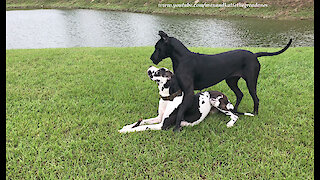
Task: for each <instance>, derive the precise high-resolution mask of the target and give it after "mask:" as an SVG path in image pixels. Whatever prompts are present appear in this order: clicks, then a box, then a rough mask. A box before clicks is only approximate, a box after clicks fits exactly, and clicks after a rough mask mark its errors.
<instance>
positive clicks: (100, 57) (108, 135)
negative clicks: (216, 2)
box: [6, 47, 314, 179]
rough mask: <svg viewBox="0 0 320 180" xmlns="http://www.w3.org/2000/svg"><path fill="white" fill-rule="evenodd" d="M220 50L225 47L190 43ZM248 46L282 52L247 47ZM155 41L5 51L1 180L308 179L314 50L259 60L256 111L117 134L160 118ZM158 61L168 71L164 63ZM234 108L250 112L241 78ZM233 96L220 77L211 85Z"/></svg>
mask: <svg viewBox="0 0 320 180" xmlns="http://www.w3.org/2000/svg"><path fill="white" fill-rule="evenodd" d="M190 49H191V50H192V51H194V52H199V53H208V54H209V53H211V54H212V53H219V52H224V51H227V50H232V49H231V48H228V49H224V48H190ZM244 49H247V50H251V51H253V52H260V51H268V52H272V51H277V50H280V49H281V48H244ZM153 50H154V48H153V47H128V48H67V49H34V50H7V51H6V55H7V57H6V179H20V178H23V179H29V178H42V179H54V178H61V179H69V178H74V179H151V178H152V179H168V178H172V179H184V178H185V179H240V178H241V179H248V178H249V179H255V178H258V179H283V178H290V179H313V178H314V48H313V47H299V48H289V49H288V50H287V51H286V52H284V53H283V54H281V55H278V56H273V57H262V58H259V61H260V63H261V71H260V75H259V79H258V86H257V94H258V97H259V99H260V109H259V115H258V116H255V117H248V116H240V118H239V120H238V121H237V123H236V124H235V126H234V127H232V128H227V126H226V123H227V122H228V121H229V117H227V116H225V115H224V114H221V113H217V114H213V115H209V116H208V117H207V118H206V119H205V121H204V122H202V123H200V124H199V125H197V126H195V127H185V128H183V130H182V131H181V132H180V133H174V132H173V131H172V129H170V130H168V131H144V132H137V133H129V134H120V133H118V130H119V129H121V128H122V126H124V125H126V124H129V123H133V122H135V121H137V120H138V119H140V118H151V117H155V116H157V109H158V100H159V95H158V89H157V86H156V84H155V83H154V82H152V81H151V80H150V79H149V78H148V76H147V73H146V70H147V69H148V67H149V66H150V65H153V64H152V62H151V60H150V59H149V58H150V55H151V53H152V52H153ZM157 67H167V68H169V69H171V70H172V65H171V60H170V59H166V60H164V61H163V62H161V63H160V64H159V65H158V66H157ZM239 86H240V88H241V89H242V91H243V93H244V98H243V100H242V102H241V104H240V106H239V111H242V112H251V111H252V110H253V101H252V99H251V96H250V94H249V93H248V89H247V87H246V84H245V81H244V80H240V81H239ZM209 89H210V90H218V91H221V92H223V93H225V94H226V95H227V96H228V97H229V99H230V101H231V102H232V103H233V104H234V103H235V100H236V97H235V95H234V94H233V92H232V91H231V90H230V89H229V88H228V86H227V85H226V83H225V81H223V82H221V83H219V84H217V85H215V86H213V87H210V88H209Z"/></svg>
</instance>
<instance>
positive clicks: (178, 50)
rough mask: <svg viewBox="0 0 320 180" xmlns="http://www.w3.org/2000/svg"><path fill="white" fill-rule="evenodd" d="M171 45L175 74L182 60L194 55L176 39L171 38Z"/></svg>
mask: <svg viewBox="0 0 320 180" xmlns="http://www.w3.org/2000/svg"><path fill="white" fill-rule="evenodd" d="M170 45H171V47H172V51H171V53H170V56H169V57H170V58H171V60H172V65H173V71H174V72H175V71H176V69H177V68H178V66H179V64H180V63H181V60H183V59H184V58H183V57H184V56H188V55H191V54H193V53H192V52H191V51H189V49H188V48H187V47H186V46H184V45H183V44H182V43H181V42H180V41H179V40H178V39H176V38H173V37H172V38H170Z"/></svg>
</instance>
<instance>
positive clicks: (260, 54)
mask: <svg viewBox="0 0 320 180" xmlns="http://www.w3.org/2000/svg"><path fill="white" fill-rule="evenodd" d="M291 42H292V39H290V41H289V43H288V44H287V45H286V47H284V48H283V49H281V50H280V51H278V52H273V53H268V52H258V53H255V55H256V56H257V57H261V56H275V55H278V54H281V53H283V52H284V51H285V50H287V49H288V48H289V46H290V45H291Z"/></svg>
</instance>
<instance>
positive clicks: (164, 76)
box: [119, 66, 253, 133]
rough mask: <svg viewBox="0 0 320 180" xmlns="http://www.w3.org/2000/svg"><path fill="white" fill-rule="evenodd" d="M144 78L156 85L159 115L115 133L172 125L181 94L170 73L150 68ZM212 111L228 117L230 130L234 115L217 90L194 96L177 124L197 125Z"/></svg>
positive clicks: (226, 101)
mask: <svg viewBox="0 0 320 180" xmlns="http://www.w3.org/2000/svg"><path fill="white" fill-rule="evenodd" d="M148 76H149V77H150V79H151V80H152V81H155V82H156V83H157V84H158V88H159V94H160V97H161V98H160V101H159V109H158V113H159V115H158V116H157V117H155V118H151V119H146V120H139V121H138V122H136V123H133V124H130V125H127V126H124V127H123V128H122V129H121V130H119V132H120V133H126V132H134V131H145V130H148V129H151V130H167V129H169V128H170V127H171V126H173V125H175V120H176V116H177V112H178V108H179V105H180V104H181V103H182V99H183V92H182V91H181V89H180V87H179V85H178V83H177V80H176V78H175V76H174V74H173V73H172V72H171V71H170V70H168V69H166V68H160V69H158V68H156V67H153V66H151V67H150V68H149V69H148ZM213 108H214V109H218V110H219V111H221V112H223V113H225V114H226V115H228V116H230V118H231V120H230V121H229V122H228V123H227V127H232V126H233V125H234V123H235V122H236V121H237V120H238V116H237V115H236V113H235V112H234V111H233V105H232V104H231V103H230V102H229V100H228V98H227V96H225V95H224V94H223V93H221V92H219V91H205V92H200V93H197V94H196V95H194V98H193V104H192V107H191V108H189V109H188V111H187V112H186V115H185V120H184V121H182V122H181V126H194V125H197V124H199V123H200V122H201V121H203V120H204V118H205V117H206V116H207V115H208V114H209V112H210V110H211V109H213ZM238 114H242V115H248V116H253V114H251V113H239V112H238ZM157 123H158V124H157ZM146 124H147V125H146Z"/></svg>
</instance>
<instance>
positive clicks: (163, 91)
mask: <svg viewBox="0 0 320 180" xmlns="http://www.w3.org/2000/svg"><path fill="white" fill-rule="evenodd" d="M158 89H159V94H160V96H161V97H169V96H171V95H175V94H177V92H178V91H179V90H181V88H180V87H179V85H178V82H177V80H176V78H175V76H174V75H173V76H172V77H171V79H168V80H167V81H166V82H160V83H159V85H158Z"/></svg>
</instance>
